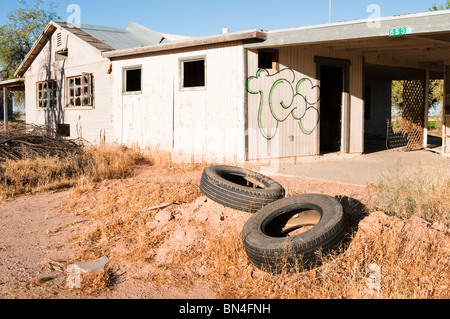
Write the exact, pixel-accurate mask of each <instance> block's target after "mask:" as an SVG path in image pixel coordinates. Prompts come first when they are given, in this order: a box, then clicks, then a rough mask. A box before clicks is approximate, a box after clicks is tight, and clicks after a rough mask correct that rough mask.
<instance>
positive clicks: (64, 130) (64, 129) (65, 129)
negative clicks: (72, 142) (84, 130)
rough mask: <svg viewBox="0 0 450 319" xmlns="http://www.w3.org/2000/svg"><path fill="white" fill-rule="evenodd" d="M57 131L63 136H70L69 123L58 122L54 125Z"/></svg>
mask: <svg viewBox="0 0 450 319" xmlns="http://www.w3.org/2000/svg"><path fill="white" fill-rule="evenodd" d="M56 130H57V133H58V135H60V136H63V137H70V125H69V124H58V125H57V127H56Z"/></svg>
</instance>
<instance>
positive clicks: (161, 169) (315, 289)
mask: <svg viewBox="0 0 450 319" xmlns="http://www.w3.org/2000/svg"><path fill="white" fill-rule="evenodd" d="M86 154H89V155H87V158H88V159H87V163H88V164H86V161H85V160H82V161H80V162H77V161H75V160H74V159H66V162H65V161H64V160H59V159H48V158H47V159H39V160H38V161H34V162H27V161H23V162H16V163H13V162H8V163H7V164H5V165H4V166H3V169H4V171H5V174H7V175H6V176H8V180H9V182H8V183H2V186H1V190H0V194H1V196H2V197H11V196H17V195H19V194H21V193H34V192H37V191H41V190H48V189H57V188H59V187H66V186H74V188H73V190H72V192H71V193H70V199H68V201H69V203H68V204H69V205H70V208H71V209H72V211H75V212H76V213H77V214H79V215H82V216H83V217H86V220H88V221H89V222H88V225H89V226H88V229H87V231H86V232H85V233H83V234H82V235H80V236H77V237H74V238H73V242H75V243H76V244H77V245H78V248H79V253H78V255H77V256H76V257H75V260H76V261H80V260H83V261H87V260H94V259H97V258H100V257H102V256H104V255H106V256H108V258H109V259H110V264H109V266H108V268H106V269H105V270H104V272H102V273H100V274H97V275H92V276H90V277H89V278H86V279H83V292H84V293H86V294H98V293H101V292H104V291H106V290H108V289H110V288H111V286H112V285H114V283H115V281H114V280H115V275H116V274H115V272H114V269H115V267H116V266H118V265H125V264H139V265H151V264H152V262H153V261H154V257H155V255H156V253H157V250H158V248H160V247H161V246H162V245H163V244H164V243H166V242H167V240H168V238H169V236H170V233H169V231H170V229H168V228H164V227H158V226H157V225H158V224H157V223H155V216H156V214H157V213H158V210H154V209H151V207H153V206H155V205H159V204H162V203H167V202H170V203H174V205H178V204H186V203H191V202H193V201H194V200H196V199H197V198H198V197H199V196H201V193H200V190H199V187H198V185H199V177H200V175H201V174H200V172H201V171H202V170H203V168H204V167H203V166H201V165H198V166H196V165H186V164H179V165H176V164H174V163H173V162H172V161H171V158H170V155H168V154H162V153H157V152H154V151H151V150H147V151H146V152H141V151H139V150H138V149H137V148H123V147H112V146H102V147H100V148H95V149H89V150H87V151H86ZM141 164H145V168H142V166H137V165H141ZM75 168H78V169H75ZM437 172H439V174H438V173H437ZM135 173H136V174H135ZM449 182H450V179H449V178H448V177H447V176H445V175H443V174H442V170H438V169H437V170H436V172H431V171H424V170H421V169H418V170H417V171H414V172H411V173H408V174H403V173H402V174H400V173H399V174H397V175H396V176H391V177H389V178H387V179H385V180H384V181H381V182H380V183H378V184H377V185H374V186H372V187H371V188H370V193H371V196H370V198H369V200H368V201H367V202H366V203H364V204H366V206H368V207H369V208H370V210H371V211H374V210H383V211H386V212H388V213H390V214H391V215H394V216H397V217H399V218H401V219H399V220H400V221H402V220H405V219H408V218H410V217H411V216H419V217H421V218H424V219H426V220H429V221H432V222H434V221H436V222H442V223H444V224H446V225H448V224H449V223H448V222H449V210H448V207H450V203H449V199H450V193H449V192H450V187H449V186H450V184H449ZM240 231H241V229H237V227H236V228H230V229H229V230H227V232H225V233H224V234H214V235H212V236H211V237H207V236H205V237H204V238H203V237H202V238H201V240H200V239H199V240H198V241H196V244H195V247H190V248H188V249H184V250H176V251H172V253H171V255H170V257H171V258H168V259H167V262H166V263H164V264H158V265H153V266H154V268H153V269H154V270H153V271H152V272H151V274H149V276H148V278H147V279H148V280H151V281H152V282H153V283H160V284H162V285H167V286H176V287H178V288H179V287H183V286H184V287H192V286H193V285H194V284H195V283H196V282H197V283H198V282H201V283H202V284H204V285H205V286H206V285H207V286H209V287H212V288H213V289H214V290H215V291H216V292H217V294H218V296H219V297H220V298H226V299H228V298H231V299H233V298H238V299H290V298H292V299H327V298H332V299H336V298H387V299H401V298H418V299H437V298H442V299H448V298H450V289H449V288H448V287H449V285H450V275H449V274H450V272H449V267H450V264H449V260H450V256H449V255H450V254H449V250H448V234H445V236H446V240H442V238H440V237H433V236H429V235H428V233H426V234H425V235H423V236H422V237H417V236H411V234H414V232H404V231H403V228H401V227H400V228H397V227H393V226H392V224H389V223H385V224H381V228H380V229H379V230H378V231H377V232H372V233H371V234H366V236H365V237H358V235H357V233H354V234H352V235H351V236H352V238H351V240H350V241H349V243H348V244H347V245H343V246H342V247H340V248H339V249H337V250H336V251H334V252H333V253H332V254H331V255H327V256H320V257H321V261H322V262H321V266H318V267H316V268H314V269H310V268H306V267H303V266H302V265H299V267H298V268H299V269H298V270H297V271H296V272H294V273H289V274H288V273H283V274H280V275H272V274H268V273H264V272H262V271H259V270H257V269H256V268H255V267H254V266H253V265H251V264H250V262H249V260H248V258H247V256H246V253H245V249H244V247H243V243H242V239H241V235H240ZM211 233H214V232H211ZM363 233H364V232H363ZM358 234H359V233H358ZM371 263H376V264H378V265H379V266H381V269H382V274H381V275H382V285H381V289H380V290H379V291H373V290H370V289H369V288H367V286H366V280H367V274H366V267H367V266H368V265H369V264H371Z"/></svg>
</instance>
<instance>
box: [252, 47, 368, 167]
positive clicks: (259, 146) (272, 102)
mask: <svg viewBox="0 0 450 319" xmlns="http://www.w3.org/2000/svg"><path fill="white" fill-rule="evenodd" d="M316 56H321V57H328V58H336V59H349V60H350V61H351V67H350V74H349V77H350V79H349V81H350V95H351V97H350V109H351V117H350V121H351V123H350V152H352V153H359V152H363V135H364V134H363V132H364V102H363V80H362V75H363V67H364V66H363V58H362V57H361V56H349V54H348V53H346V52H339V51H330V50H314V51H313V50H308V49H305V48H300V47H283V48H280V49H279V69H278V72H277V71H276V70H268V72H269V73H270V76H266V75H267V73H266V72H262V73H261V74H260V75H261V76H260V77H257V72H258V54H257V52H256V51H251V50H249V51H248V76H249V83H248V86H249V87H248V89H249V90H250V91H251V92H253V93H259V91H260V90H261V91H262V92H263V94H262V95H263V103H264V104H263V105H262V106H261V104H260V102H261V94H252V93H251V92H250V93H249V95H248V126H249V137H248V139H249V148H248V158H249V159H250V160H256V159H267V158H285V157H297V156H311V155H318V154H319V152H320V146H319V141H318V139H319V134H320V132H319V125H318V123H319V114H320V113H319V111H320V110H319V103H316V102H317V100H318V97H319V96H320V89H318V88H316V87H315V86H320V83H319V81H318V80H317V75H316V73H317V69H316V63H315V60H314V58H315V57H316ZM303 79H304V81H303V83H302V84H301V85H300V86H299V90H298V92H297V84H298V83H299V82H300V81H302V80H303ZM279 81H282V82H279ZM288 82H289V83H288ZM277 83H278V84H277ZM296 93H299V94H301V95H303V96H304V97H306V99H307V100H308V103H305V101H304V99H303V97H302V96H301V95H298V96H296V97H295V99H294V101H293V96H294V95H295V94H296ZM281 101H283V102H284V104H285V105H286V108H284V107H282V106H281V104H280V103H281ZM291 104H292V105H291ZM271 106H272V108H271ZM288 106H290V107H288ZM260 108H262V110H263V111H262V112H261V116H259V115H260V114H259V113H260ZM305 110H307V111H306V114H305ZM272 111H273V112H272ZM292 111H294V112H296V113H295V115H296V116H297V119H296V118H294V116H292V114H290V112H292ZM303 114H304V115H305V116H304V117H303V118H302V120H301V122H300V121H299V120H298V118H300V117H301V115H303ZM275 118H278V119H279V120H284V121H278V120H276V119H275ZM265 126H268V129H270V128H277V127H278V130H277V131H276V134H275V133H274V132H275V131H274V130H272V132H270V131H269V130H268V131H267V132H266V133H269V134H264V129H265ZM262 127H263V128H262ZM270 133H272V134H270ZM268 135H270V136H268ZM268 137H269V138H268ZM270 138H271V139H270Z"/></svg>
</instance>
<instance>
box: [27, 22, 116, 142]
mask: <svg viewBox="0 0 450 319" xmlns="http://www.w3.org/2000/svg"><path fill="white" fill-rule="evenodd" d="M59 32H61V34H62V42H63V44H62V46H60V47H58V46H57V34H58V33H59ZM63 47H67V48H68V50H69V55H68V58H67V59H66V60H64V61H56V59H55V52H56V51H59V50H61V49H62V48H63ZM110 63H111V62H110V61H109V60H108V59H105V58H102V56H101V53H100V52H99V51H98V50H96V49H95V48H93V47H92V46H90V45H88V44H87V43H86V42H84V41H82V40H80V39H79V38H77V37H76V36H74V35H73V34H71V33H70V32H68V31H66V30H64V29H58V30H56V31H55V33H54V34H53V36H52V37H51V40H50V41H49V42H48V43H47V45H46V46H45V47H44V48H43V50H42V51H41V52H40V54H39V55H38V56H37V57H36V59H35V61H34V62H33V64H32V65H31V67H30V68H29V69H28V71H27V72H26V73H25V83H26V92H25V93H26V96H25V98H26V121H27V123H32V124H39V125H44V124H48V125H55V124H69V125H70V133H71V136H70V137H71V138H78V137H82V138H84V139H86V140H88V141H90V142H91V143H99V142H100V141H101V139H104V140H105V141H106V142H107V143H110V142H113V140H114V139H113V125H112V119H113V118H112V107H111V104H112V97H111V87H112V83H113V78H112V75H110V74H107V73H108V69H109V66H110ZM83 72H85V73H93V75H94V107H93V108H92V107H84V108H66V105H67V103H68V101H67V96H66V93H67V92H66V90H67V81H66V79H67V78H68V77H72V76H81V75H82V73H83ZM50 79H51V80H56V81H57V83H58V88H59V94H60V95H59V97H58V100H59V102H58V107H57V108H55V109H46V110H44V109H39V108H38V101H37V86H36V83H37V82H40V81H45V80H50Z"/></svg>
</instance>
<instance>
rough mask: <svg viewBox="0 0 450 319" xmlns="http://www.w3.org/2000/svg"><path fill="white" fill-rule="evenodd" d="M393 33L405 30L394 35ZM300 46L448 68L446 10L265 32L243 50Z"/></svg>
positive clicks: (448, 20)
mask: <svg viewBox="0 0 450 319" xmlns="http://www.w3.org/2000/svg"><path fill="white" fill-rule="evenodd" d="M395 30H403V31H405V30H407V32H406V34H401V35H397V36H394V35H393V33H394V32H395ZM284 46H303V47H305V48H308V49H319V50H340V51H346V52H348V53H356V54H360V55H362V56H364V57H365V59H366V61H367V62H369V63H374V64H377V63H380V64H385V65H391V66H397V65H402V66H410V67H420V68H430V69H433V68H438V69H442V65H444V64H447V65H450V10H444V11H436V12H426V13H418V14H408V15H402V16H393V17H386V18H380V19H379V20H368V19H365V20H357V21H348V22H341V23H332V24H325V25H317V26H310V27H301V28H291V29H283V30H274V31H269V32H268V34H267V40H266V41H264V42H261V43H249V44H246V45H245V46H244V47H245V48H246V49H262V48H276V47H284Z"/></svg>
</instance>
